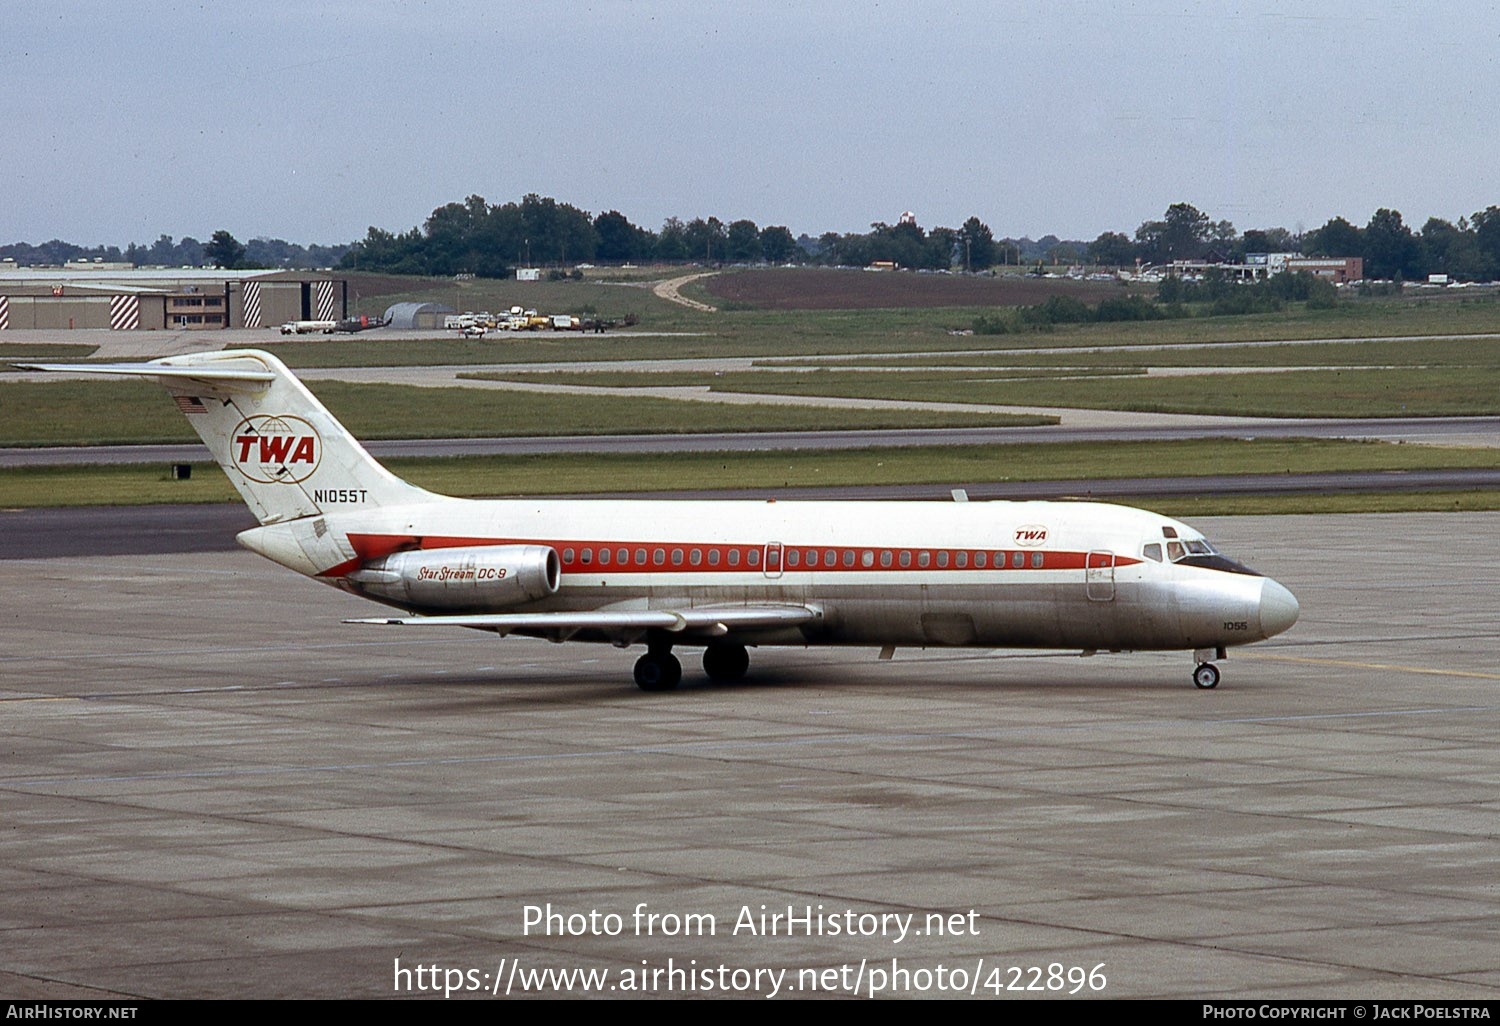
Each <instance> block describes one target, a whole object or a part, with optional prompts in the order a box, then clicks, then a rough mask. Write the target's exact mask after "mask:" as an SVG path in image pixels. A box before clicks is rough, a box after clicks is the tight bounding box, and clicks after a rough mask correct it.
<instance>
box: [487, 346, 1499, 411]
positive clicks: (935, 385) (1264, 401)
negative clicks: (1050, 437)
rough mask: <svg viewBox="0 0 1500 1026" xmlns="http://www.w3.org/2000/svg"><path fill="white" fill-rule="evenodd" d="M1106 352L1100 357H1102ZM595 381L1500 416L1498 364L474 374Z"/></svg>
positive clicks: (1059, 402) (1018, 400)
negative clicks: (1204, 370)
mask: <svg viewBox="0 0 1500 1026" xmlns="http://www.w3.org/2000/svg"><path fill="white" fill-rule="evenodd" d="M1113 357H1114V354H1107V355H1101V357H1100V359H1101V362H1104V361H1108V360H1110V359H1112V358H1113ZM472 376H474V377H482V378H488V379H503V380H516V381H527V382H541V383H553V384H586V385H592V386H596V387H614V388H642V387H649V386H652V385H701V386H704V387H707V388H709V389H710V390H711V391H715V392H738V393H748V394H763V395H766V394H770V395H795V396H825V397H840V398H864V399H888V400H902V401H920V402H943V403H953V402H961V403H983V404H989V405H999V406H1046V407H1080V408H1085V409H1101V410H1137V411H1140V412H1147V413H1197V414H1210V415H1221V416H1222V415H1235V416H1260V417H1400V416H1412V417H1416V416H1460V415H1468V416H1480V415H1486V414H1494V413H1500V367H1493V366H1465V365H1454V366H1439V367H1422V366H1413V367H1400V366H1396V367H1386V368H1380V369H1365V368H1350V369H1339V370H1326V369H1306V370H1297V371H1262V370H1256V369H1255V368H1253V367H1252V368H1250V369H1248V370H1246V371H1245V372H1243V373H1235V374H1222V373H1214V374H1197V375H1185V376H1172V377H1146V376H1144V374H1143V373H1142V368H1141V367H1131V368H1116V369H1111V368H1108V367H1076V368H1075V367H1066V368H1059V369H1058V371H1056V372H1054V373H1050V374H1049V373H1047V372H1039V371H1036V370H1034V369H1027V368H1023V369H1020V370H1007V369H1004V368H1001V367H996V368H995V369H993V370H983V371H942V370H931V369H925V368H921V367H914V368H912V369H910V370H904V371H900V372H892V373H871V372H862V371H841V370H832V369H827V368H820V369H817V370H810V371H807V372H805V373H789V372H777V371H760V372H756V371H748V372H736V371H726V372H722V373H711V374H710V373H700V374H693V373H685V372H672V373H624V372H608V373H559V372H552V373H541V374H531V375H522V374H506V373H503V372H486V373H478V374H475V375H472Z"/></svg>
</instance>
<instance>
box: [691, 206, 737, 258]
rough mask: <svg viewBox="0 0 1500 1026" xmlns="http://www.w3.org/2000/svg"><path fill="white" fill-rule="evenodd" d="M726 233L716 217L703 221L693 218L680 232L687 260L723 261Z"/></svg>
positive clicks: (721, 222)
mask: <svg viewBox="0 0 1500 1026" xmlns="http://www.w3.org/2000/svg"><path fill="white" fill-rule="evenodd" d="M727 235H728V231H727V230H726V229H725V227H724V222H723V221H720V220H719V219H718V218H717V217H710V218H708V220H704V219H703V218H701V217H695V218H693V219H692V220H691V221H689V222H688V223H687V225H686V227H684V228H683V230H682V239H683V242H684V243H686V245H687V256H688V259H689V260H703V261H706V262H708V263H713V262H714V261H717V260H723V259H724V242H725V237H726V236H727Z"/></svg>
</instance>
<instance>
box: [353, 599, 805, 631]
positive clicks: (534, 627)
mask: <svg viewBox="0 0 1500 1026" xmlns="http://www.w3.org/2000/svg"><path fill="white" fill-rule="evenodd" d="M822 616H823V611H822V610H821V609H817V608H815V607H813V606H772V605H766V606H725V607H720V608H715V607H706V608H705V607H698V608H691V609H600V610H584V611H580V612H564V613H473V614H460V615H454V616H372V617H365V618H361V619H357V620H345V621H344V622H345V623H367V624H378V625H381V626H402V627H474V628H478V629H480V630H490V631H498V632H499V633H501V634H509V633H511V632H512V631H540V632H548V633H550V632H556V633H558V634H563V635H572V634H574V633H577V632H578V631H601V632H604V633H608V634H617V635H626V634H632V633H636V632H641V631H648V630H662V631H670V632H672V633H673V634H706V635H708V636H710V637H721V636H723V635H725V634H728V633H730V632H731V631H745V630H770V629H775V628H778V627H796V626H799V625H801V624H804V623H811V622H813V621H815V620H819V619H821V618H822Z"/></svg>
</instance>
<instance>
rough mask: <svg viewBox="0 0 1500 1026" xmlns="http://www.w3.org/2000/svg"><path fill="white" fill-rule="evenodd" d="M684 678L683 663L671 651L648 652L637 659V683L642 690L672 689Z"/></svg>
mask: <svg viewBox="0 0 1500 1026" xmlns="http://www.w3.org/2000/svg"><path fill="white" fill-rule="evenodd" d="M680 680H682V664H681V663H679V662H678V661H677V657H676V656H674V655H673V654H672V653H670V652H647V653H646V654H645V655H643V656H641V657H640V658H639V659H637V660H636V661H635V683H636V686H637V687H639V688H640V689H641V690H642V691H671V690H672V689H673V688H675V687H676V686H677V682H678V681H680Z"/></svg>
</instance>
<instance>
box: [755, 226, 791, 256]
mask: <svg viewBox="0 0 1500 1026" xmlns="http://www.w3.org/2000/svg"><path fill="white" fill-rule="evenodd" d="M760 251H761V253H762V254H763V255H764V256H765V258H766V259H767V260H768V261H770V262H771V263H773V264H784V263H787V262H788V261H790V260H791V259H792V258H793V257H795V256H796V255H797V240H796V239H794V238H792V233H791V231H790V230H789V229H788V228H787V227H786V226H785V225H779V224H777V225H771V226H770V227H768V228H762V229H761V230H760Z"/></svg>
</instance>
